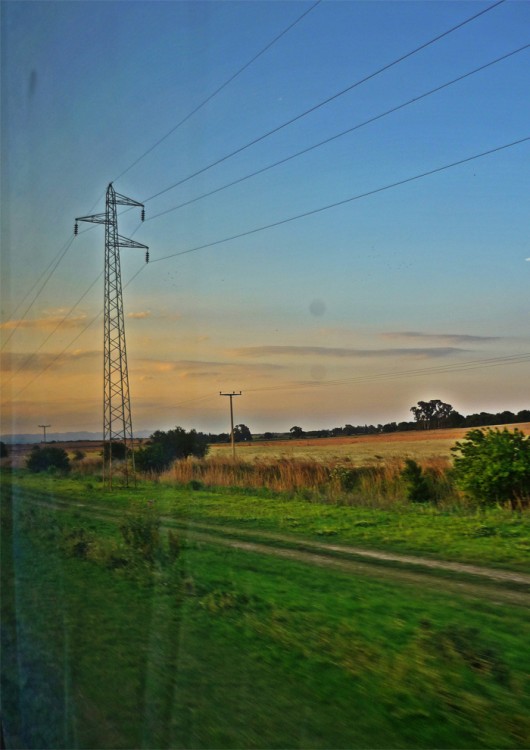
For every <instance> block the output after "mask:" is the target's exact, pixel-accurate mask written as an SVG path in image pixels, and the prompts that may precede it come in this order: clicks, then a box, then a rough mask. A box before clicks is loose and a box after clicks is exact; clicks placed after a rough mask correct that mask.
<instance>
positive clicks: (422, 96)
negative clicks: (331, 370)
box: [147, 44, 530, 221]
mask: <svg viewBox="0 0 530 750" xmlns="http://www.w3.org/2000/svg"><path fill="white" fill-rule="evenodd" d="M529 47H530V44H525V45H524V46H522V47H519V48H518V49H516V50H513V51H512V52H508V53H507V54H506V55H502V57H498V58H496V59H495V60H491V62H488V63H485V64H484V65H481V66H480V67H478V68H475V69H474V70H470V71H469V72H468V73H464V74H463V75H461V76H458V78H453V80H451V81H447V82H446V83H443V84H441V85H440V86H436V88H434V89H431V90H430V91H426V92H425V93H424V94H419V95H418V96H415V97H413V98H412V99H409V100H408V101H406V102H403V103H402V104H398V105H397V106H395V107H392V108H391V109H387V110H386V111H385V112H382V113H381V114H378V115H375V116H374V117H370V118H369V119H368V120H364V122H360V123H358V124H357V125H353V126H352V127H351V128H348V129H347V130H343V131H341V132H340V133H336V134H335V135H332V136H330V137H329V138H325V139H324V140H323V141H319V142H318V143H315V144H313V145H312V146H308V147H307V148H304V149H302V150H301V151H297V152H296V153H294V154H291V155H290V156H286V157H285V158H283V159H280V160H279V161H276V162H274V163H272V164H268V165H267V166H266V167H262V168H261V169H257V170H256V171H254V172H251V173H250V174H247V175H245V176H244V177H239V178H238V179H237V180H232V182H228V183H227V184H225V185H221V186H220V187H218V188H215V189H214V190H210V191H208V192H207V193H203V194H202V195H198V196H197V197H195V198H191V199H190V200H187V201H184V203H179V204H178V205H177V206H173V207H172V208H167V209H165V210H164V211H160V212H159V213H157V214H154V215H153V216H150V217H149V218H148V219H147V221H152V220H153V219H158V218H159V217H160V216H165V215H166V214H169V213H171V212H173V211H177V210H178V209H179V208H184V207H185V206H189V205H190V204H191V203H196V202H197V201H200V200H202V199H203V198H209V197H210V196H212V195H215V194H216V193H220V192H221V191H223V190H226V189H227V188H230V187H233V186H234V185H238V184H239V183H241V182H245V180H249V179H250V178H252V177H256V176H257V175H259V174H263V173H264V172H268V171H269V170H270V169H274V168H275V167H278V166H280V165H281V164H286V163H287V162H289V161H292V160H293V159H296V158H298V157H299V156H302V155H303V154H307V153H309V152H310V151H314V150H315V149H317V148H320V147H321V146H324V145H326V144H327V143H331V142H332V141H335V140H337V139H338V138H342V137H343V136H345V135H348V134H349V133H353V132H354V131H356V130H359V129H360V128H362V127H365V126H366V125H370V124H372V123H374V122H377V121H378V120H381V119H382V118H383V117H387V116H388V115H391V114H393V113H394V112H398V111H399V110H401V109H404V108H405V107H408V106H409V105H411V104H415V103H416V102H419V101H421V100H422V99H425V98H427V97H428V96H431V95H432V94H436V93H438V92H439V91H442V90H443V89H446V88H448V87H449V86H452V85H453V84H455V83H459V82H460V81H463V80H464V79H466V78H469V77H470V76H472V75H475V73H479V72H481V71H483V70H485V69H486V68H489V67H491V66H492V65H496V64H497V63H499V62H502V61H503V60H506V59H508V58H510V57H513V56H514V55H517V54H518V53H519V52H523V51H524V50H527V49H528V48H529Z"/></svg>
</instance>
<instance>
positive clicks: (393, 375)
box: [155, 352, 530, 411]
mask: <svg viewBox="0 0 530 750" xmlns="http://www.w3.org/2000/svg"><path fill="white" fill-rule="evenodd" d="M528 361H530V352H523V353H521V354H510V355H507V356H505V357H488V358H483V359H474V360H469V361H466V362H460V363H455V364H452V365H437V366H433V367H423V368H414V369H409V370H402V371H400V372H395V371H391V370H390V371H384V372H379V373H372V374H370V375H363V376H357V377H352V378H338V379H335V380H319V381H306V382H295V383H287V384H285V385H274V386H263V387H257V388H246V389H245V393H265V392H269V391H270V392H278V391H289V390H303V389H306V388H310V389H312V388H329V387H334V386H340V385H356V384H362V383H366V382H372V381H373V380H398V379H400V378H405V377H406V378H409V377H419V376H421V375H438V374H443V373H446V372H447V373H449V372H465V371H467V370H476V369H482V368H488V367H499V366H502V365H517V364H523V363H525V362H528ZM214 397H215V393H213V392H212V393H208V394H205V395H204V396H195V397H194V398H190V399H185V400H183V401H179V402H178V403H176V404H172V406H171V407H170V408H171V409H174V408H177V407H179V406H185V405H187V404H191V403H195V402H199V401H206V400H207V399H212V400H213V399H214ZM160 408H161V409H164V410H165V411H167V410H168V407H167V406H164V407H160ZM155 409H156V407H155Z"/></svg>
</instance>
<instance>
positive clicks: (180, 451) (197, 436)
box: [135, 427, 208, 473]
mask: <svg viewBox="0 0 530 750" xmlns="http://www.w3.org/2000/svg"><path fill="white" fill-rule="evenodd" d="M207 450H208V436H207V435H204V434H203V433H202V432H197V431H196V430H190V431H189V432H186V430H185V429H183V428H182V427H175V429H173V430H168V431H167V432H164V431H162V430H157V431H156V432H154V433H153V434H152V435H151V437H150V438H149V443H148V445H147V446H146V447H145V448H140V449H139V450H137V451H136V454H135V456H136V467H137V468H138V469H139V470H140V471H143V472H157V473H158V472H161V471H164V470H165V469H167V468H169V466H170V465H171V464H172V462H173V461H175V460H177V459H181V458H187V457H188V456H196V457H197V458H203V456H205V455H206V452H207Z"/></svg>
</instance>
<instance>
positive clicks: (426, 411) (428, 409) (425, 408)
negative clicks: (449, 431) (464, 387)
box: [410, 398, 454, 430]
mask: <svg viewBox="0 0 530 750" xmlns="http://www.w3.org/2000/svg"><path fill="white" fill-rule="evenodd" d="M410 410H411V412H412V413H413V414H414V419H415V420H416V422H417V423H418V424H419V425H420V426H421V427H422V428H423V429H424V430H433V429H435V428H436V427H445V425H446V424H447V423H448V421H449V418H450V416H451V415H452V413H453V411H454V409H453V407H452V406H451V404H445V403H444V402H443V401H440V399H438V398H434V399H431V400H430V401H418V404H417V406H412V407H411V409H410Z"/></svg>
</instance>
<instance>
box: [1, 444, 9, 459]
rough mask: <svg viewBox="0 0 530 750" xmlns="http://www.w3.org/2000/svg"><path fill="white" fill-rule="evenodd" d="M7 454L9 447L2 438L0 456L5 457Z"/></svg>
mask: <svg viewBox="0 0 530 750" xmlns="http://www.w3.org/2000/svg"><path fill="white" fill-rule="evenodd" d="M6 456H9V449H8V447H7V445H6V444H5V443H4V441H3V440H0V458H6Z"/></svg>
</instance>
